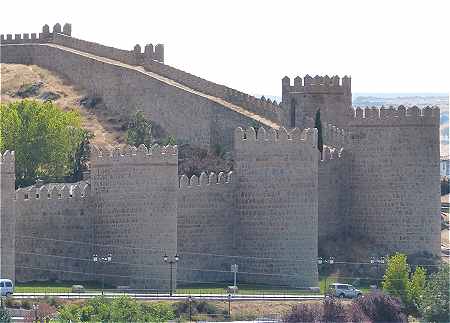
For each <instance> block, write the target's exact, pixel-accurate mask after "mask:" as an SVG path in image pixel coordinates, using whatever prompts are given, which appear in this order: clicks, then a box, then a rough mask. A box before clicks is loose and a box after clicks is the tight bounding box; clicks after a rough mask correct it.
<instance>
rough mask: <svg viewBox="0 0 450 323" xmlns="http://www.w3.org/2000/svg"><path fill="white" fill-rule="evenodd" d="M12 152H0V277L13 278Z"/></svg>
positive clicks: (13, 181) (13, 160) (13, 176)
mask: <svg viewBox="0 0 450 323" xmlns="http://www.w3.org/2000/svg"><path fill="white" fill-rule="evenodd" d="M15 179H16V175H15V155H14V152H11V151H8V150H7V151H5V152H4V153H3V154H2V153H1V152H0V277H11V279H15V247H14V244H15V230H16V229H15V225H16V210H15V203H14V190H15Z"/></svg>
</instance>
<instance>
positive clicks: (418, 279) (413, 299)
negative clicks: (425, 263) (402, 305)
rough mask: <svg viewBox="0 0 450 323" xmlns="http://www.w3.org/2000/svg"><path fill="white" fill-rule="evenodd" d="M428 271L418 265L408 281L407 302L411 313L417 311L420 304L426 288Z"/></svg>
mask: <svg viewBox="0 0 450 323" xmlns="http://www.w3.org/2000/svg"><path fill="white" fill-rule="evenodd" d="M426 279H427V272H426V270H425V269H424V268H422V267H416V270H415V271H414V274H412V276H411V279H410V281H409V282H408V290H407V291H408V294H407V304H406V306H407V307H408V311H409V312H410V313H417V310H418V304H419V301H420V298H421V296H422V293H423V291H424V288H425V283H426Z"/></svg>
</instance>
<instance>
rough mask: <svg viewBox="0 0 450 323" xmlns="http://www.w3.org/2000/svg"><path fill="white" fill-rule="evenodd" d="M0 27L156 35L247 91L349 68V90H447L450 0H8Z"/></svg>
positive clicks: (197, 69)
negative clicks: (69, 27)
mask: <svg viewBox="0 0 450 323" xmlns="http://www.w3.org/2000/svg"><path fill="white" fill-rule="evenodd" d="M0 10H1V12H2V15H1V16H2V19H1V20H0V32H1V33H2V34H3V33H23V32H29V33H31V32H39V31H40V30H41V27H42V25H44V24H45V23H47V24H49V25H50V26H51V27H52V26H53V25H54V24H55V23H56V22H60V23H61V24H63V23H65V22H70V23H72V35H73V36H74V37H78V38H82V39H85V40H90V41H95V42H99V43H102V44H106V45H112V46H114V47H118V48H123V49H131V48H132V47H133V46H134V45H135V44H137V43H139V44H141V46H142V47H143V45H145V44H146V43H154V44H155V43H163V44H164V45H165V58H166V63H167V64H169V65H173V66H175V67H178V68H181V69H183V70H185V71H188V72H190V73H192V74H196V75H198V76H201V77H203V78H206V79H209V80H211V81H215V82H219V83H222V84H226V85H229V86H232V87H233V88H236V89H239V90H243V91H245V92H248V93H252V94H266V95H281V78H282V77H283V76H284V75H288V76H290V77H291V78H292V79H293V78H294V77H295V76H296V75H305V74H311V75H315V74H321V75H325V74H328V75H334V74H338V75H341V76H343V75H345V74H348V75H351V76H352V87H353V92H448V91H449V89H450V73H449V72H450V62H449V61H450V50H449V31H450V19H449V14H450V1H448V0H442V1H439V0H427V1H412V0H409V1H401V0H389V1H380V0H377V1H365V0H359V1H345V0H341V1H317V0H314V1H312V0H308V1H281V0H276V1H245V0H240V1H234V0H227V1H213V0H209V1H188V0H184V1H166V0H164V1H162V0H159V1H133V0H128V1H112V0H110V1H94V0H90V1H85V0H76V1H75V0H74V1H45V0H39V1H20V2H17V1H10V0H3V1H2V3H1V5H0Z"/></svg>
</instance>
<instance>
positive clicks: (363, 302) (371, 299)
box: [352, 292, 407, 323]
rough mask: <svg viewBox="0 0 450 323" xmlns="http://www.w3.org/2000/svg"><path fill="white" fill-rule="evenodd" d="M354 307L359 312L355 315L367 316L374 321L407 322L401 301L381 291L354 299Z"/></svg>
mask: <svg viewBox="0 0 450 323" xmlns="http://www.w3.org/2000/svg"><path fill="white" fill-rule="evenodd" d="M356 307H357V308H359V309H357V308H356ZM352 309H353V310H355V311H356V312H357V313H355V315H359V316H361V315H362V316H363V317H367V318H368V319H369V320H370V321H372V322H395V323H398V322H407V317H406V315H405V314H404V313H403V311H402V305H401V301H400V300H399V299H398V298H395V297H392V296H390V295H387V294H384V293H381V292H375V293H371V294H368V295H364V296H363V297H358V298H357V299H355V300H353V306H352Z"/></svg>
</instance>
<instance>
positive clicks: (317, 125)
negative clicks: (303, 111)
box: [314, 109, 323, 156]
mask: <svg viewBox="0 0 450 323" xmlns="http://www.w3.org/2000/svg"><path fill="white" fill-rule="evenodd" d="M314 127H315V128H317V149H319V151H320V156H322V152H323V134H322V121H321V120H320V109H319V110H317V112H316V118H315V122H314Z"/></svg>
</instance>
